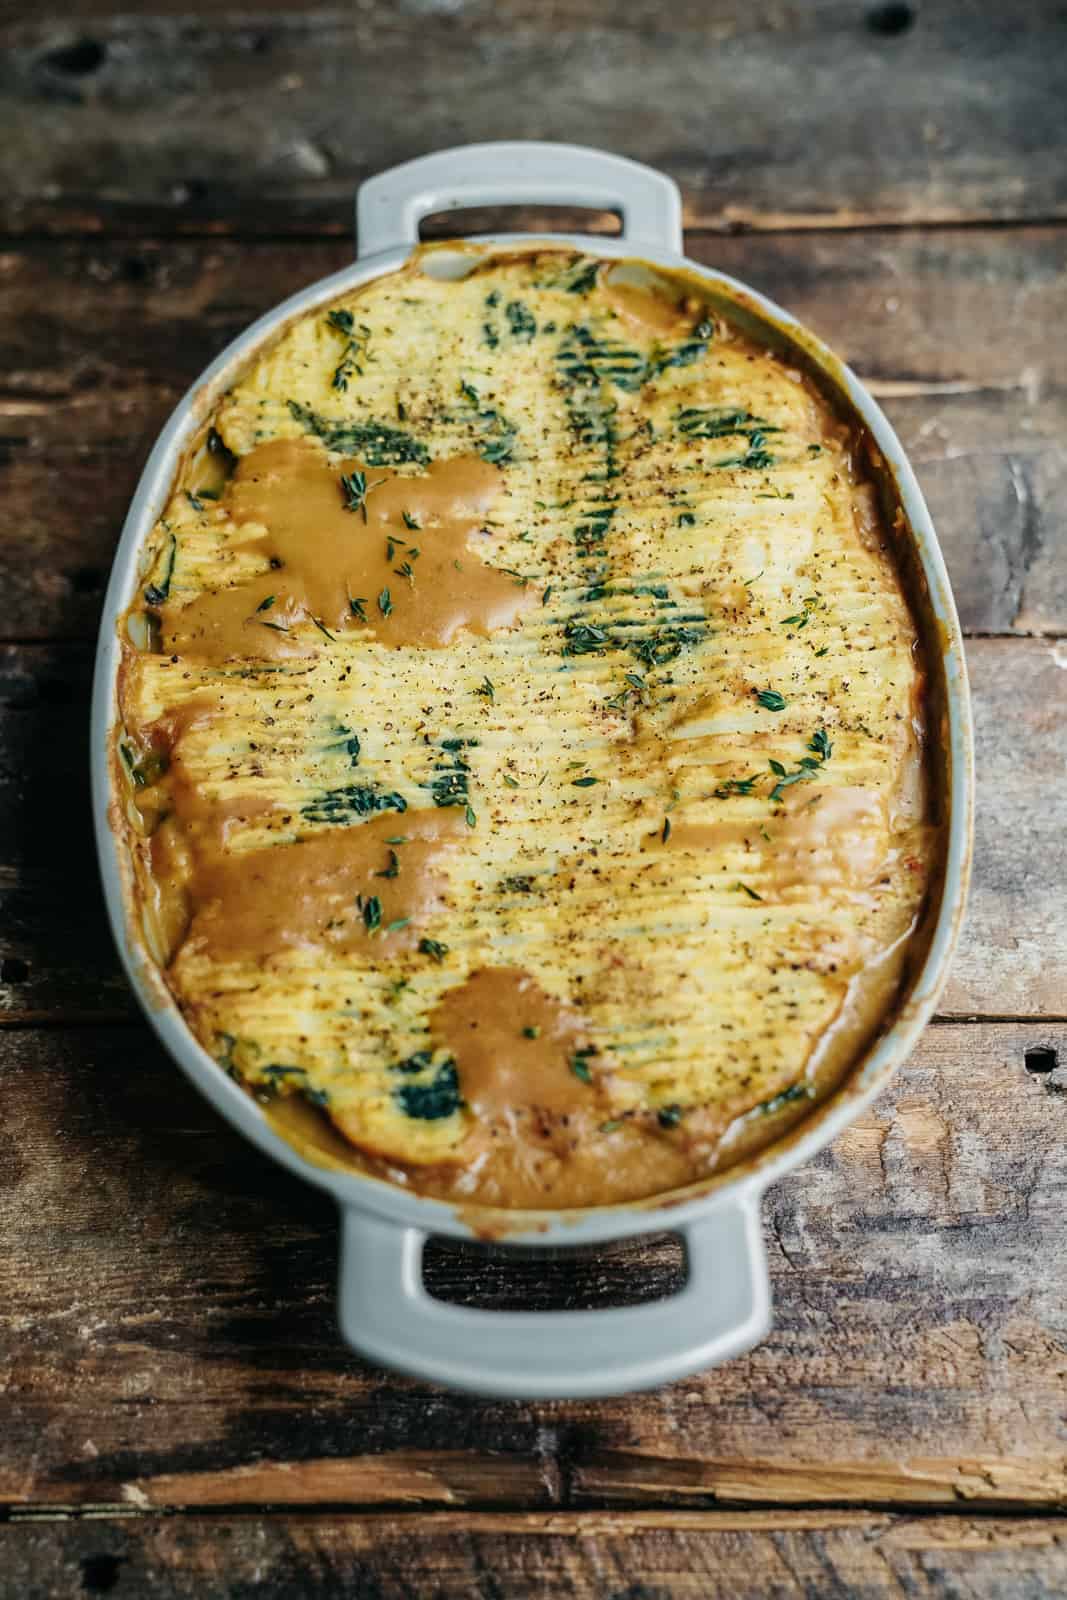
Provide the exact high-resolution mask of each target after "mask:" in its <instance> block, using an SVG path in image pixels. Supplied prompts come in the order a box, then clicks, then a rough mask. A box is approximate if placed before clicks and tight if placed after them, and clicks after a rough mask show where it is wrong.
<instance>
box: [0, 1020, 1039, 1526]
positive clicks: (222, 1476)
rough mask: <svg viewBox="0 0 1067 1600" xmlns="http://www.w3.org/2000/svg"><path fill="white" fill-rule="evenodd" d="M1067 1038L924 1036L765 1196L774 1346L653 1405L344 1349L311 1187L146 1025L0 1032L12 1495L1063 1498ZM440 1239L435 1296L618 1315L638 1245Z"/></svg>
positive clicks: (367, 1502)
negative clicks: (1058, 1059)
mask: <svg viewBox="0 0 1067 1600" xmlns="http://www.w3.org/2000/svg"><path fill="white" fill-rule="evenodd" d="M1037 1043H1045V1044H1048V1045H1052V1046H1055V1047H1058V1048H1059V1049H1060V1051H1061V1054H1062V1052H1063V1051H1064V1049H1065V1048H1067V1028H1065V1027H1064V1026H1063V1025H1059V1026H1050V1025H1048V1024H1042V1025H1039V1026H1036V1027H1034V1026H1018V1025H1007V1024H1002V1025H986V1026H975V1025H949V1024H944V1025H941V1026H937V1027H933V1028H931V1029H929V1030H928V1031H927V1033H926V1035H925V1037H924V1039H923V1042H922V1044H921V1046H920V1048H919V1050H918V1051H917V1053H916V1055H915V1057H914V1059H913V1060H912V1062H911V1063H910V1064H909V1065H908V1066H907V1067H906V1068H905V1069H904V1070H902V1072H901V1073H900V1074H899V1075H898V1077H897V1079H896V1080H895V1082H894V1085H893V1087H892V1088H891V1090H890V1091H889V1092H887V1093H886V1094H885V1095H884V1096H883V1097H882V1098H881V1099H880V1100H879V1101H878V1102H877V1104H876V1105H875V1106H874V1107H873V1108H872V1109H871V1110H870V1111H869V1112H867V1113H866V1114H865V1115H864V1116H863V1117H861V1119H860V1120H859V1121H858V1122H857V1123H855V1124H854V1125H853V1126H852V1127H851V1128H850V1129H849V1130H848V1131H847V1132H846V1133H845V1134H844V1135H843V1136H842V1137H841V1138H840V1139H838V1140H837V1142H836V1143H835V1144H834V1145H833V1146H832V1147H831V1148H830V1149H829V1150H827V1151H826V1152H824V1153H823V1154H822V1155H821V1156H819V1157H818V1158H817V1159H816V1160H814V1161H812V1162H809V1163H808V1164H807V1165H806V1166H804V1167H803V1168H801V1169H799V1170H798V1171H796V1172H794V1173H792V1174H791V1175H790V1176H788V1177H787V1178H785V1179H783V1180H782V1181H781V1182H780V1183H778V1184H777V1185H776V1186H775V1187H774V1188H773V1189H772V1190H771V1192H770V1194H769V1195H768V1197H767V1200H766V1203H765V1213H764V1218H765V1227H766V1232H767V1239H768V1248H769V1256H770V1264H771V1272H772V1278H773V1286H774V1296H775V1326H774V1329H773V1331H772V1333H771V1335H770V1336H769V1338H768V1339H767V1341H766V1342H765V1343H764V1344H763V1345H761V1346H760V1347H759V1348H758V1349H757V1350H755V1351H753V1352H752V1353H751V1354H750V1355H748V1356H745V1357H743V1358H741V1359H739V1360H737V1361H734V1362H731V1363H730V1364H728V1365H727V1366H726V1367H724V1368H722V1369H720V1370H718V1371H716V1372H711V1373H705V1374H698V1375H696V1376H695V1377H693V1378H691V1379H689V1380H686V1381H683V1382H681V1383H678V1384H675V1385H673V1386H672V1387H670V1388H668V1389H665V1390H662V1391H661V1392H660V1393H659V1394H658V1395H657V1396H656V1398H655V1399H654V1400H650V1399H649V1398H648V1397H644V1396H635V1397H630V1398H623V1399H619V1400H608V1401H601V1402H595V1403H594V1402H588V1403H579V1402H575V1403H568V1404H563V1403H546V1404H541V1405H529V1404H519V1403H507V1402H499V1401H485V1402H480V1401H473V1400H471V1399H469V1398H467V1397H464V1396H461V1395H455V1394H450V1393H447V1392H445V1391H442V1390H437V1389H434V1388H432V1387H429V1386H427V1385H424V1384H419V1383H416V1382H414V1381H409V1380H404V1379H400V1378H395V1377H387V1376H385V1375H383V1374H382V1373H380V1372H377V1371H375V1370H373V1369H371V1368H368V1367H367V1366H365V1365H364V1364H363V1363H362V1362H361V1361H359V1360H358V1359H357V1358H356V1357H354V1356H352V1355H350V1354H349V1353H348V1352H346V1351H345V1350H344V1349H343V1348H342V1346H341V1345H340V1343H339V1340H338V1337H337V1332H336V1327H335V1323H334V1312H333V1294H334V1272H335V1260H336V1248H337V1246H336V1227H335V1221H334V1215H333V1210H332V1206H331V1205H330V1204H329V1203H328V1202H327V1200H326V1199H325V1197H323V1196H320V1195H319V1194H318V1193H317V1192H316V1191H314V1190H311V1189H309V1188H306V1187H305V1186H303V1185H302V1184H300V1183H298V1182H297V1181H296V1180H294V1179H292V1178H289V1177H287V1176H286V1175H284V1174H283V1173H281V1172H279V1171H278V1169H277V1168H275V1167H273V1166H271V1165H269V1164H268V1163H267V1162H266V1161H265V1159H264V1158H263V1157H261V1156H260V1155H259V1154H258V1153H257V1152H255V1151H254V1150H253V1149H252V1148H251V1147H250V1146H248V1145H246V1144H244V1143H243V1142H242V1141H240V1140H239V1139H238V1138H237V1136H236V1135H235V1134H233V1133H231V1132H230V1131H229V1129H228V1128H226V1127H225V1126H224V1125H223V1124H221V1123H220V1122H219V1121H218V1120H217V1119H216V1117H215V1116H214V1114H213V1113H212V1112H210V1111H209V1110H208V1109H207V1107H206V1106H205V1105H204V1103H203V1102H201V1100H200V1099H199V1098H198V1097H197V1096H196V1095H195V1094H194V1093H193V1091H192V1090H191V1089H189V1088H188V1087H186V1085H185V1084H184V1082H183V1081H182V1079H181V1078H180V1076H179V1075H178V1074H177V1072H176V1070H175V1069H174V1068H173V1067H172V1066H171V1065H170V1064H168V1062H167V1061H166V1060H165V1058H163V1056H162V1055H161V1053H160V1051H159V1050H158V1048H157V1047H156V1046H155V1045H154V1044H153V1043H152V1041H151V1040H150V1039H149V1038H148V1036H147V1034H146V1032H145V1031H144V1030H143V1029H141V1028H132V1027H128V1028H112V1029H103V1028H101V1029H88V1028H82V1029H79V1030H78V1031H77V1032H66V1031H42V1030H25V1031H15V1032H9V1033H7V1034H6V1035H4V1048H3V1056H2V1065H0V1082H2V1084H3V1091H4V1106H5V1117H4V1122H3V1128H2V1130H0V1230H2V1236H3V1238H4V1241H5V1248H4V1251H3V1253H2V1255H0V1355H2V1364H0V1370H3V1372H4V1373H5V1396H4V1407H5V1420H4V1427H3V1429H2V1430H0V1499H2V1500H4V1501H6V1502H8V1503H9V1504H11V1505H14V1506H18V1505H33V1504H40V1505H45V1504H51V1505H53V1506H65V1505H74V1506H78V1505H81V1506H87V1505H99V1504H102V1503H103V1504H111V1505H113V1506H119V1507H121V1506H125V1507H126V1508H128V1509H130V1510H148V1509H166V1508H183V1507H184V1508H190V1507H205V1506H209V1507H224V1506H231V1507H232V1506H238V1505H242V1506H248V1507H255V1506H257V1505H263V1504H269V1505H273V1506H279V1507H281V1506H297V1507H299V1506H308V1505H327V1504H328V1505H334V1506H341V1505H347V1506H357V1507H358V1506H363V1507H367V1506H373V1505H379V1506H393V1507H403V1506H411V1505H413V1504H417V1505H422V1506H427V1507H432V1506H438V1507H442V1508H448V1507H451V1508H454V1509H458V1508H462V1507H468V1508H472V1507H478V1506H482V1507H487V1506H488V1507H502V1506H506V1505H511V1506H516V1505H526V1506H528V1507H536V1506H539V1505H540V1506H567V1505H578V1504H582V1503H584V1504H586V1505H610V1504H616V1505H619V1504H622V1505H626V1504H631V1505H633V1504H640V1503H642V1502H644V1503H648V1504H650V1505H665V1504H666V1505H670V1504H673V1505H680V1506H697V1507H709V1506H714V1505H716V1504H731V1503H733V1504H736V1505H738V1506H746V1505H747V1506H750V1507H758V1506H761V1505H764V1506H765V1505H769V1504H772V1503H780V1504H783V1503H784V1504H789V1503H792V1504H807V1505H809V1506H811V1505H823V1506H850V1505H856V1504H867V1505H871V1504H880V1505H883V1506H887V1507H890V1508H894V1509H901V1508H919V1509H927V1510H929V1509H931V1508H933V1509H937V1508H953V1507H960V1506H963V1505H974V1506H983V1507H985V1508H987V1509H989V1510H993V1509H997V1508H1000V1509H1004V1508H1008V1509H1013V1510H1016V1511H1025V1510H1029V1511H1033V1510H1036V1509H1042V1510H1052V1509H1055V1508H1063V1507H1064V1506H1067V1451H1065V1449H1064V1440H1063V1415H1062V1413H1063V1393H1064V1378H1065V1373H1067V1322H1065V1319H1064V1309H1063V1298H1062V1283H1063V1272H1064V1265H1065V1244H1064V1233H1063V1226H1062V1216H1063V1206H1064V1202H1065V1200H1067V1138H1065V1131H1067V1129H1065V1119H1067V1094H1065V1093H1064V1089H1063V1085H1062V1083H1061V1082H1060V1078H1061V1076H1062V1074H1053V1075H1052V1077H1051V1078H1049V1079H1045V1078H1038V1077H1035V1076H1033V1075H1031V1074H1030V1073H1028V1072H1027V1071H1026V1070H1025V1067H1024V1065H1023V1059H1022V1058H1023V1052H1024V1050H1025V1049H1026V1048H1028V1047H1030V1046H1032V1045H1034V1044H1037ZM535 1259H536V1265H537V1271H536V1283H532V1278H533V1274H532V1273H531V1272H530V1271H529V1270H526V1268H525V1267H523V1268H520V1270H518V1271H515V1270H514V1269H513V1267H512V1264H511V1258H510V1256H509V1255H508V1254H507V1253H505V1252H503V1251H501V1250H500V1249H499V1247H498V1248H497V1249H496V1250H486V1249H478V1248H476V1247H463V1248H457V1247H452V1248H450V1249H448V1250H442V1251H440V1252H438V1253H437V1254H436V1256H435V1258H434V1260H433V1262H432V1266H431V1269H430V1276H429V1282H430V1284H431V1287H432V1288H433V1291H434V1292H435V1293H437V1294H439V1295H442V1296H443V1297H444V1298H446V1299H455V1300H458V1301H462V1302H465V1303H469V1302H470V1301H471V1300H474V1299H477V1300H478V1301H479V1303H489V1304H493V1305H497V1306H508V1305H511V1306H514V1305H517V1304H521V1305H527V1306H529V1305H538V1304H541V1305H544V1304H564V1305H567V1304H569V1305H575V1304H606V1303H617V1302H618V1301H620V1300H623V1299H627V1298H631V1297H632V1292H633V1284H634V1282H635V1281H637V1282H641V1281H644V1280H646V1279H651V1281H652V1284H653V1286H654V1287H659V1288H668V1289H669V1288H670V1285H671V1283H672V1281H674V1273H675V1261H676V1256H675V1253H674V1250H673V1249H672V1248H671V1247H670V1246H668V1245H665V1244H663V1243H661V1242H658V1241H656V1240H652V1241H644V1242H633V1243H630V1244H626V1245H619V1246H613V1247H611V1248H610V1249H608V1250H601V1251H596V1252H582V1253H580V1254H579V1256H578V1259H577V1260H574V1259H573V1258H572V1256H571V1254H570V1253H569V1252H562V1251H558V1252H551V1253H549V1254H547V1255H545V1254H540V1255H538V1256H537V1257H536V1258H535Z"/></svg>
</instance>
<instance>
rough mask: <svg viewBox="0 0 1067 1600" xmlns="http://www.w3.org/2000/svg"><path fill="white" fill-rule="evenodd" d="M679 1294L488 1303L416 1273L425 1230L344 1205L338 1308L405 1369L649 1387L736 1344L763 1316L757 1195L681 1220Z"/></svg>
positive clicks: (510, 1385) (485, 1378) (496, 1379)
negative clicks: (453, 1293)
mask: <svg viewBox="0 0 1067 1600" xmlns="http://www.w3.org/2000/svg"><path fill="white" fill-rule="evenodd" d="M679 1232H680V1233H681V1236H682V1239H683V1241H684V1244H685V1251H686V1258H687V1265H688V1274H687V1278H686V1282H685V1284H684V1286H683V1287H682V1288H681V1290H679V1292H678V1293H677V1294H674V1295H671V1296H669V1297H668V1298H667V1299H664V1300H657V1301H655V1302H654V1303H652V1304H648V1305H639V1306H627V1307H625V1308H622V1309H614V1310H607V1311H485V1310H478V1309H476V1308H471V1307H468V1306H457V1305H450V1304H446V1303H445V1302H444V1301H442V1300H436V1299H434V1298H433V1296H431V1295H430V1294H429V1293H428V1292H427V1290H426V1288H425V1286H424V1284H423V1281H422V1254H423V1247H424V1245H425V1243H426V1238H427V1235H426V1234H424V1233H422V1232H421V1231H420V1230H419V1229H418V1228H410V1227H401V1226H398V1225H397V1224H396V1223H391V1222H386V1221H383V1220H382V1219H380V1218H378V1217H374V1216H370V1215H368V1213H367V1212H365V1211H357V1210H356V1209H354V1208H350V1207H343V1208H342V1224H341V1278H340V1293H339V1317H340V1325H341V1333H342V1335H343V1337H344V1339H345V1340H346V1341H347V1343H348V1344H350V1345H351V1346H352V1347H353V1349H355V1350H357V1351H358V1352H359V1353H360V1354H361V1355H364V1356H367V1357H369V1358H370V1359H371V1360H372V1361H374V1362H376V1363H378V1364H379V1365H381V1366H385V1367H395V1368H397V1369H398V1370H399V1371H401V1372H406V1373H409V1374H411V1375H412V1376H415V1377H419V1378H424V1379H429V1380H430V1381H432V1382H434V1383H442V1384H447V1385H448V1386H449V1387H451V1388H456V1389H465V1390H468V1391H470V1392H472V1393H475V1394H483V1395H495V1396H500V1397H503V1398H508V1399H530V1400H534V1399H537V1400H565V1399H587V1398H593V1397H596V1396H599V1395H613V1394H626V1393H629V1392H630V1391H631V1390H634V1389H651V1388H654V1387H656V1386H657V1385H659V1384H663V1383H670V1382H672V1381H673V1380H674V1379H676V1378H681V1377H685V1376H686V1375H687V1374H689V1373H691V1372H697V1371H700V1370H703V1369H705V1368H707V1367H712V1366H716V1365H718V1363H719V1362H722V1361H726V1360H728V1359H729V1358H730V1357H731V1356H736V1355H740V1354H741V1353H742V1351H745V1350H748V1349H750V1348H751V1347H752V1345H754V1344H756V1343H757V1342H758V1341H759V1340H760V1339H761V1338H762V1337H763V1336H764V1334H765V1333H766V1332H767V1330H768V1328H769V1327H770V1285H769V1281H768V1277H767V1266H766V1260H765V1257H764V1252H763V1233H762V1229H761V1226H760V1215H759V1195H758V1194H755V1193H752V1192H747V1193H744V1194H741V1195H740V1196H737V1197H727V1198H724V1199H723V1200H720V1201H718V1202H717V1203H716V1204H715V1205H714V1206H713V1207H712V1208H711V1209H710V1210H709V1211H707V1212H706V1213H704V1214H703V1215H702V1216H700V1217H698V1218H697V1219H695V1220H694V1221H692V1222H687V1223H685V1224H684V1225H683V1226H682V1227H681V1228H680V1229H679Z"/></svg>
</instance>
